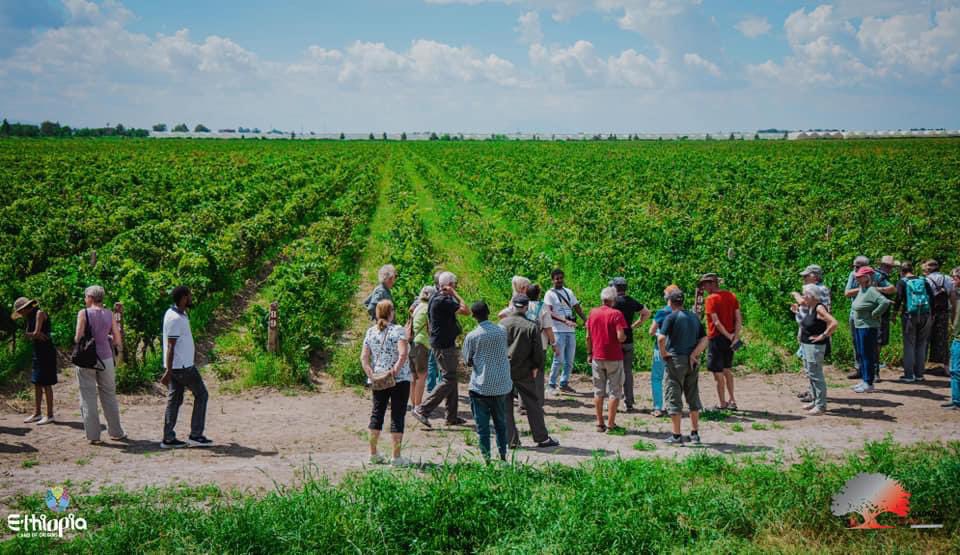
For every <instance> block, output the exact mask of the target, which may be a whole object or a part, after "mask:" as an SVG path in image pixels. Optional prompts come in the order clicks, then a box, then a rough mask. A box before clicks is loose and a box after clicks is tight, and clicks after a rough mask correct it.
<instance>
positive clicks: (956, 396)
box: [950, 339, 960, 407]
mask: <svg viewBox="0 0 960 555" xmlns="http://www.w3.org/2000/svg"><path fill="white" fill-rule="evenodd" d="M950 400H951V401H953V404H954V405H957V406H958V407H960V339H954V340H953V343H952V344H951V345H950Z"/></svg>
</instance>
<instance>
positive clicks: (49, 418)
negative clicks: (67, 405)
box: [37, 416, 55, 426]
mask: <svg viewBox="0 0 960 555" xmlns="http://www.w3.org/2000/svg"><path fill="white" fill-rule="evenodd" d="M51 422H55V420H54V417H52V416H44V417H43V418H41V419H40V421H39V422H37V426H42V425H44V424H49V423H51Z"/></svg>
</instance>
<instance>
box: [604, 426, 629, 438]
mask: <svg viewBox="0 0 960 555" xmlns="http://www.w3.org/2000/svg"><path fill="white" fill-rule="evenodd" d="M607 435H608V436H620V437H622V436H625V435H627V429H626V428H616V429H611V430H609V431H608V432H607Z"/></svg>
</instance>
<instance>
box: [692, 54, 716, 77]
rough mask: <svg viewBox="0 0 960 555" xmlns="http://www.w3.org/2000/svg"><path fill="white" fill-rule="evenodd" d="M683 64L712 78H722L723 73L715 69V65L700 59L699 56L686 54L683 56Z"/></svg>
mask: <svg viewBox="0 0 960 555" xmlns="http://www.w3.org/2000/svg"><path fill="white" fill-rule="evenodd" d="M683 63H685V64H687V65H688V66H691V67H695V68H699V69H703V70H704V71H706V72H707V73H709V74H710V75H713V76H714V77H723V72H722V71H720V68H719V67H717V64H715V63H713V62H711V61H710V60H706V59H704V58H702V57H701V56H700V55H699V54H697V53H693V52H688V53H686V54H684V55H683Z"/></svg>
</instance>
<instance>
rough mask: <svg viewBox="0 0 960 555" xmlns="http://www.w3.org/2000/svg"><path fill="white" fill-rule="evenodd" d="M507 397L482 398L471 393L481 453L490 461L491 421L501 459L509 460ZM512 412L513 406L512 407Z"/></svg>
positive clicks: (471, 403) (471, 408) (472, 409)
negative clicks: (491, 420)
mask: <svg viewBox="0 0 960 555" xmlns="http://www.w3.org/2000/svg"><path fill="white" fill-rule="evenodd" d="M508 398H509V394H507V395H494V396H480V395H477V394H476V393H474V392H472V391H471V392H470V410H471V411H472V412H473V421H474V422H476V424H477V436H479V438H480V452H481V453H483V458H485V459H487V460H490V419H491V418H493V428H494V432H495V433H496V435H497V451H498V452H499V453H500V459H501V460H506V458H507V403H508V401H507V399H508ZM510 408H511V410H512V409H513V404H512V403H511V405H510Z"/></svg>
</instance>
